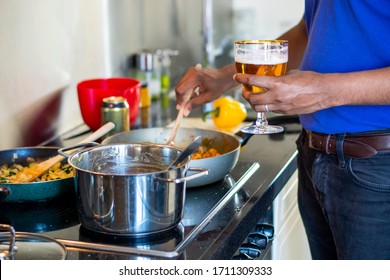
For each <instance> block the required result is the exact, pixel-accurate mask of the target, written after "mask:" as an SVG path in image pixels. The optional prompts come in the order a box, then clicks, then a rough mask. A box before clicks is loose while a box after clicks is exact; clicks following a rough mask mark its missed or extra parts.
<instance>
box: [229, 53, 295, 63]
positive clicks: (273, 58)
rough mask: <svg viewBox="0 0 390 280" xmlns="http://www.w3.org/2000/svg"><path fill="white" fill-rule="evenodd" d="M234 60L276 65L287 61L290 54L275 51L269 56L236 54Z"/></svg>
mask: <svg viewBox="0 0 390 280" xmlns="http://www.w3.org/2000/svg"><path fill="white" fill-rule="evenodd" d="M234 61H235V62H239V63H243V64H258V65H259V64H262V65H276V64H281V63H286V62H287V61H288V56H287V55H285V54H280V53H275V54H271V55H268V56H264V55H259V56H256V55H248V54H242V55H240V54H237V52H236V53H235V54H234Z"/></svg>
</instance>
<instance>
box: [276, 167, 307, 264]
mask: <svg viewBox="0 0 390 280" xmlns="http://www.w3.org/2000/svg"><path fill="white" fill-rule="evenodd" d="M297 173H298V172H297V171H295V172H294V174H293V175H292V176H291V178H290V179H289V180H288V182H287V183H286V185H285V187H284V188H283V189H282V190H281V191H280V193H279V195H278V196H277V197H276V199H275V200H274V202H273V209H274V217H273V218H274V229H275V238H274V240H273V242H272V259H275V260H309V259H311V255H310V250H309V244H308V241H307V236H306V233H305V229H304V227H303V223H302V219H301V216H300V213H299V210H298V201H297V191H298V175H297Z"/></svg>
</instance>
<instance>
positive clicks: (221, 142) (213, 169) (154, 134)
mask: <svg viewBox="0 0 390 280" xmlns="http://www.w3.org/2000/svg"><path fill="white" fill-rule="evenodd" d="M171 135H172V128H166V127H164V128H145V129H135V130H131V131H128V132H122V133H118V134H115V135H113V136H110V137H108V138H106V139H105V140H103V144H115V143H122V144H124V143H154V144H162V143H167V141H168V139H169V138H170V136H171ZM197 136H202V138H203V139H208V141H209V142H210V143H211V146H212V147H213V148H215V149H217V150H218V151H219V152H220V153H221V155H220V156H216V157H211V158H203V159H195V160H191V162H190V163H189V167H192V166H196V167H203V168H206V169H208V170H209V173H208V175H207V176H204V177H202V178H199V179H196V180H192V181H191V182H188V184H187V187H199V186H204V185H207V184H211V183H214V182H217V181H219V180H222V179H223V178H224V177H225V176H226V175H227V174H228V173H229V172H230V171H231V170H232V169H233V168H234V166H235V165H236V163H237V161H238V158H239V156H240V149H241V145H244V144H245V143H246V141H247V140H248V139H249V138H250V137H251V136H252V134H247V135H244V134H242V135H240V137H237V136H235V135H230V134H227V133H223V132H219V131H213V130H206V129H199V128H186V127H181V128H180V129H179V130H178V131H177V134H176V138H175V144H174V146H175V147H178V148H179V149H183V148H185V147H186V146H188V145H189V144H190V143H191V142H192V141H193V140H194V138H195V137H197ZM241 136H242V137H241ZM241 143H242V144H241Z"/></svg>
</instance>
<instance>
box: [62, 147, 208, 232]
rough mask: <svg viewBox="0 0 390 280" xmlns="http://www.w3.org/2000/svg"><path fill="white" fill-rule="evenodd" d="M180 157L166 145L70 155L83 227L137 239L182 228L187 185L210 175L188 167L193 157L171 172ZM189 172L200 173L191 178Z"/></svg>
mask: <svg viewBox="0 0 390 280" xmlns="http://www.w3.org/2000/svg"><path fill="white" fill-rule="evenodd" d="M72 148H74V147H71V148H67V149H72ZM64 151H65V149H60V150H59V152H60V153H61V154H63V155H65V154H64ZM180 152H181V151H180V150H179V149H177V148H173V147H170V146H167V145H154V144H117V145H103V146H99V147H93V148H88V149H85V150H82V151H79V152H76V153H74V154H73V155H71V156H70V157H69V159H68V162H69V164H70V165H71V166H72V167H73V168H74V169H75V170H76V183H77V200H78V212H79V218H80V222H81V224H82V225H84V226H85V227H86V228H88V229H90V230H93V231H97V232H101V233H106V234H115V235H135V236H143V235H150V234H154V233H158V232H161V231H165V230H168V229H171V228H173V227H175V226H177V225H178V223H180V221H181V220H182V218H183V209H184V200H185V187H186V182H187V181H189V180H192V179H196V178H198V177H200V176H203V175H206V174H207V173H208V170H207V169H204V168H194V167H193V168H188V162H189V161H190V157H188V159H187V160H184V161H183V165H181V166H179V167H175V168H173V169H170V170H166V167H167V166H168V164H169V163H170V162H172V161H173V160H174V159H176V157H178V155H179V154H180ZM187 171H195V172H197V173H195V174H193V175H190V176H186V173H187Z"/></svg>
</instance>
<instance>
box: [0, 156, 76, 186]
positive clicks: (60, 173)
mask: <svg viewBox="0 0 390 280" xmlns="http://www.w3.org/2000/svg"><path fill="white" fill-rule="evenodd" d="M38 162H39V161H37V160H36V159H34V158H31V157H29V158H28V159H27V162H26V164H23V165H22V164H16V163H13V164H3V165H1V166H0V183H11V182H10V180H9V178H10V177H11V176H14V175H16V174H17V173H19V172H21V171H22V170H24V169H27V168H30V167H32V166H34V165H35V164H37V163H38ZM73 176H74V172H73V168H72V167H71V166H70V165H69V164H67V163H66V164H62V163H61V162H58V163H56V164H55V165H54V166H53V167H51V168H50V169H49V170H48V171H47V172H45V173H44V174H42V176H40V177H38V178H37V179H36V180H35V182H42V181H52V180H60V179H65V178H70V177H73ZM12 183H23V182H12Z"/></svg>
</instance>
